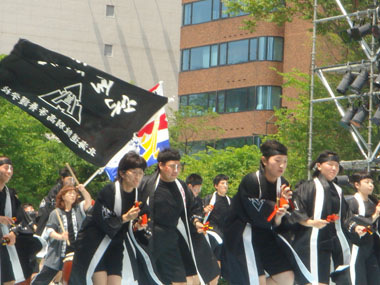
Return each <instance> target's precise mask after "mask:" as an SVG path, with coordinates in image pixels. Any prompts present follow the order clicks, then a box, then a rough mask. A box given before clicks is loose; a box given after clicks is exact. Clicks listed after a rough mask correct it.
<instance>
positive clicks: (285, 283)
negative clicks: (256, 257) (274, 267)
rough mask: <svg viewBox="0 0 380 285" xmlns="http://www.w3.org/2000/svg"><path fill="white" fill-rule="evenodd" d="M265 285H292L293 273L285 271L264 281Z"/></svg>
mask: <svg viewBox="0 0 380 285" xmlns="http://www.w3.org/2000/svg"><path fill="white" fill-rule="evenodd" d="M266 284H267V285H276V284H281V285H293V284H294V273H293V271H290V270H289V271H285V272H281V273H278V274H276V275H273V276H270V277H269V278H267V280H266Z"/></svg>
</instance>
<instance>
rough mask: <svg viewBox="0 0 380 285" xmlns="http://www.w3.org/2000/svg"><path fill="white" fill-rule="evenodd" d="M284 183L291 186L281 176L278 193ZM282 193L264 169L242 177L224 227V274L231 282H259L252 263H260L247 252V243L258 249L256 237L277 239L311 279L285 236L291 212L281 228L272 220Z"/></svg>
mask: <svg viewBox="0 0 380 285" xmlns="http://www.w3.org/2000/svg"><path fill="white" fill-rule="evenodd" d="M283 184H287V185H288V182H287V181H286V180H285V179H284V178H283V177H280V178H278V180H277V182H276V188H277V189H276V191H277V192H279V189H280V186H281V185H283ZM278 196H279V193H272V192H271V191H268V182H267V180H266V178H265V175H264V172H263V170H260V171H257V172H253V173H249V174H248V175H246V176H245V177H244V178H243V179H242V181H241V183H240V185H239V188H238V192H237V193H236V195H235V196H234V197H233V199H232V207H231V211H230V215H229V217H228V218H227V220H226V224H225V230H224V256H223V259H222V274H223V276H225V277H226V278H227V279H229V280H230V281H233V282H236V283H239V284H251V285H253V284H259V280H258V278H259V276H258V271H257V268H254V267H252V266H250V265H249V264H256V262H255V261H254V259H255V257H254V256H252V255H251V254H250V252H248V251H247V245H248V247H249V248H250V250H252V251H253V252H254V251H255V244H254V243H253V241H252V237H255V238H260V239H263V240H264V242H265V238H266V237H270V240H275V242H276V244H278V245H279V246H280V247H281V248H283V249H284V251H285V252H286V257H287V259H289V261H290V262H291V264H292V265H293V268H294V270H295V271H300V272H302V274H303V275H304V279H305V280H309V281H311V276H310V273H309V272H308V271H307V270H306V268H305V266H304V265H303V264H302V263H300V262H297V259H298V256H296V254H295V253H294V251H293V249H292V248H291V246H290V244H289V243H288V241H287V240H286V239H285V238H284V236H283V235H281V234H285V233H287V231H288V227H290V224H289V222H288V221H287V219H288V215H285V216H284V217H283V218H282V222H281V225H280V226H278V227H275V226H274V224H273V222H274V219H272V220H271V221H270V222H268V217H269V216H270V215H271V213H272V212H273V210H274V207H275V204H276V198H277V197H278ZM280 233H281V234H280ZM247 234H248V236H249V237H248V238H247ZM298 261H299V260H298ZM302 274H301V275H302ZM234 284H235V283H234Z"/></svg>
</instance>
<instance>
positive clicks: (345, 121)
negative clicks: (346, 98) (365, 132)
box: [339, 106, 357, 129]
mask: <svg viewBox="0 0 380 285" xmlns="http://www.w3.org/2000/svg"><path fill="white" fill-rule="evenodd" d="M356 111H357V108H356V107H354V106H350V107H348V108H347V111H346V113H345V114H344V116H343V117H342V119H341V120H340V122H339V124H340V125H341V126H342V127H344V128H346V129H348V128H349V127H350V123H351V120H352V118H353V117H354V115H355V113H356Z"/></svg>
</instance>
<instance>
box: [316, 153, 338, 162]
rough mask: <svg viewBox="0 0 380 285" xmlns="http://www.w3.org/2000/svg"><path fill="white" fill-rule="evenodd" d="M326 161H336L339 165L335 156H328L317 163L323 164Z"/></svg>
mask: <svg viewBox="0 0 380 285" xmlns="http://www.w3.org/2000/svg"><path fill="white" fill-rule="evenodd" d="M326 161H336V162H338V163H339V162H340V159H339V157H338V156H337V155H328V156H327V157H324V158H321V159H319V161H318V163H324V162H326Z"/></svg>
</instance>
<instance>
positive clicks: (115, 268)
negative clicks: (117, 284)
mask: <svg viewBox="0 0 380 285" xmlns="http://www.w3.org/2000/svg"><path fill="white" fill-rule="evenodd" d="M123 252H124V247H123V241H122V240H112V241H111V243H110V245H109V246H108V248H107V250H106V251H105V253H104V254H103V257H102V259H101V260H100V261H99V263H98V265H97V266H96V268H95V272H99V271H106V272H107V275H118V276H121V273H122V270H123V257H124V254H123Z"/></svg>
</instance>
